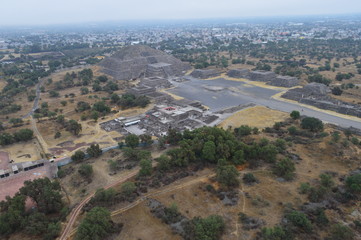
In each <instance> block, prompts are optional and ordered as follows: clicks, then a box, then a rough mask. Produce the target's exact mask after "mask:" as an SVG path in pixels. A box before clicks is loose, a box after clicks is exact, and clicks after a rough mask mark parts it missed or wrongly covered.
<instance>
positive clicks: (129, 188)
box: [121, 182, 137, 197]
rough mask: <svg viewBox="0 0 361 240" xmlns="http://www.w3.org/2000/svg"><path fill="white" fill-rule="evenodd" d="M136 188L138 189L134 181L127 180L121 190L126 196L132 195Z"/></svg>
mask: <svg viewBox="0 0 361 240" xmlns="http://www.w3.org/2000/svg"><path fill="white" fill-rule="evenodd" d="M136 189H137V187H136V186H135V184H134V183H133V182H125V183H123V184H122V186H121V192H122V194H124V195H125V196H126V197H129V196H130V195H132V194H133V193H134V191H135V190H136Z"/></svg>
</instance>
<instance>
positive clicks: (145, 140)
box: [139, 134, 153, 146]
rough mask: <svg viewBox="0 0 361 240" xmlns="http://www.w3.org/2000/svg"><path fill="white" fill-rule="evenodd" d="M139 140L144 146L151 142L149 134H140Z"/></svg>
mask: <svg viewBox="0 0 361 240" xmlns="http://www.w3.org/2000/svg"><path fill="white" fill-rule="evenodd" d="M139 139H140V142H141V143H142V144H144V146H150V145H152V144H153V139H152V137H151V136H150V135H147V134H142V135H140V136H139Z"/></svg>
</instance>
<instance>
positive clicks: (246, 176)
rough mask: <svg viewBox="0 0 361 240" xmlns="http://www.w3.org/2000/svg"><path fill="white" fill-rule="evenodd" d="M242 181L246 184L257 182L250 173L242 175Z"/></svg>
mask: <svg viewBox="0 0 361 240" xmlns="http://www.w3.org/2000/svg"><path fill="white" fill-rule="evenodd" d="M243 181H244V182H245V183H246V184H252V183H255V182H257V178H256V177H255V176H254V175H253V174H252V173H246V174H244V176H243Z"/></svg>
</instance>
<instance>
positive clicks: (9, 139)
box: [0, 132, 15, 145]
mask: <svg viewBox="0 0 361 240" xmlns="http://www.w3.org/2000/svg"><path fill="white" fill-rule="evenodd" d="M14 141H15V140H14V137H13V135H11V134H10V133H6V132H4V133H1V134H0V145H9V144H12V143H13V142H14Z"/></svg>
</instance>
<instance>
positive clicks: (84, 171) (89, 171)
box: [78, 164, 93, 179]
mask: <svg viewBox="0 0 361 240" xmlns="http://www.w3.org/2000/svg"><path fill="white" fill-rule="evenodd" d="M78 172H79V173H80V175H82V176H83V177H85V178H88V179H90V177H91V176H92V175H93V167H92V165H90V164H82V165H80V167H79V170H78Z"/></svg>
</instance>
